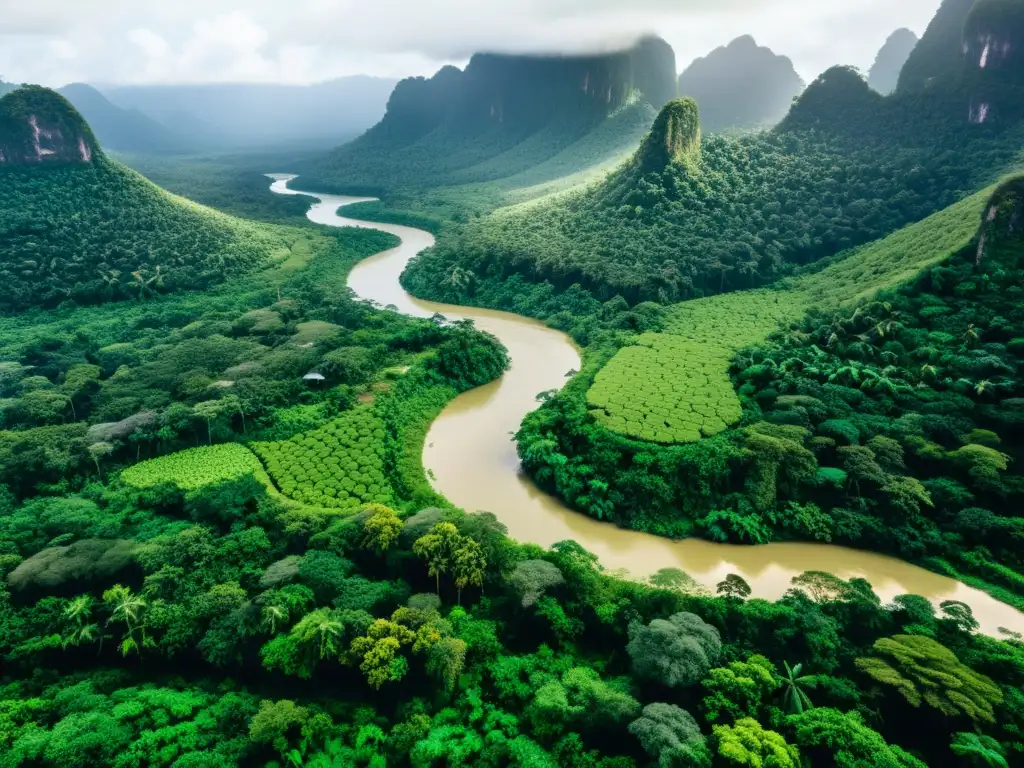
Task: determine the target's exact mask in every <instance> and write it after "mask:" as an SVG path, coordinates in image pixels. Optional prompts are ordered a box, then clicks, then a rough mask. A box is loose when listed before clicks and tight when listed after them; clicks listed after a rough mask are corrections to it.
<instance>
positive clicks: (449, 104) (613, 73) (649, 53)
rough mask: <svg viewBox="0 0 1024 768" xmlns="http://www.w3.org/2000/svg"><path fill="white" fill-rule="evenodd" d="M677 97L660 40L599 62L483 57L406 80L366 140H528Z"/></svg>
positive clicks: (669, 57) (671, 58) (670, 60)
mask: <svg viewBox="0 0 1024 768" xmlns="http://www.w3.org/2000/svg"><path fill="white" fill-rule="evenodd" d="M674 96H675V54H674V53H673V51H672V48H671V47H670V46H669V45H668V44H667V43H666V42H665V41H663V40H660V39H658V38H645V39H643V40H641V41H640V42H639V43H637V44H636V45H635V46H634V47H633V48H631V49H629V50H626V51H620V52H617V53H611V54H607V55H595V56H512V55H505V54H494V53H478V54H476V55H475V56H473V58H472V59H470V62H469V64H468V65H467V66H466V69H465V70H464V71H462V70H459V69H457V68H455V67H445V68H443V69H442V70H440V71H439V72H438V73H437V74H436V75H434V76H433V77H431V78H422V77H416V78H408V79H406V80H402V81H401V82H400V83H399V84H398V85H397V86H396V87H395V90H394V92H393V93H392V95H391V98H390V100H389V101H388V108H387V113H386V114H385V116H384V118H383V119H382V120H381V122H380V123H379V124H378V125H377V126H375V127H374V128H373V129H371V130H370V131H369V133H368V137H371V138H375V139H379V138H386V139H388V140H391V141H398V142H410V141H415V140H416V139H418V138H420V137H422V136H424V135H426V134H427V133H429V132H430V131H432V130H435V129H436V128H438V127H441V126H445V127H446V128H447V129H449V130H451V131H453V132H456V133H458V134H462V135H472V134H475V133H479V132H482V131H487V130H490V129H492V128H495V127H498V128H501V129H503V130H506V131H509V132H513V133H523V132H525V133H528V132H530V131H534V130H537V129H539V128H540V127H542V126H544V125H547V124H549V123H551V122H552V121H555V120H561V121H568V122H587V121H595V120H600V119H602V118H604V117H606V116H607V115H608V114H609V113H611V112H614V111H615V110H616V109H618V108H620V107H622V106H623V105H625V104H627V103H629V102H630V101H632V100H635V99H644V100H646V101H648V102H650V104H651V105H652V106H653V107H655V108H656V109H657V108H659V107H661V105H662V104H664V103H665V102H667V101H669V100H670V99H672V98H673V97H674Z"/></svg>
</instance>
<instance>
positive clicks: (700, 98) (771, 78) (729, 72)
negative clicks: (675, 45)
mask: <svg viewBox="0 0 1024 768" xmlns="http://www.w3.org/2000/svg"><path fill="white" fill-rule="evenodd" d="M803 88H804V81H803V80H802V79H801V78H800V76H799V75H798V74H797V72H796V70H795V69H794V68H793V62H792V61H791V60H790V59H789V58H788V57H786V56H779V55H776V54H775V53H774V52H773V51H772V50H771V49H770V48H765V47H761V46H758V44H757V43H756V42H755V40H754V38H753V37H751V36H750V35H744V36H743V37H738V38H736V39H735V40H733V41H732V42H731V43H729V44H728V45H726V46H722V47H720V48H716V49H715V50H713V51H712V52H711V53H709V54H708V55H707V56H705V57H703V58H699V59H696V60H695V61H694V62H693V63H692V64H690V66H688V67H687V68H686V69H685V70H684V71H683V72H682V74H680V75H679V86H678V92H679V95H680V96H684V97H686V96H688V97H691V98H693V99H694V100H695V101H696V102H697V105H698V106H699V107H700V111H701V120H702V128H703V130H704V131H705V132H718V131H723V130H727V129H730V128H732V129H741V130H742V129H754V128H770V127H772V126H773V125H775V124H776V123H778V122H779V121H780V120H781V119H782V118H783V117H785V116H786V113H787V112H788V111H789V107H790V105H791V104H792V102H793V99H794V98H795V97H796V96H797V95H799V93H800V91H802V90H803Z"/></svg>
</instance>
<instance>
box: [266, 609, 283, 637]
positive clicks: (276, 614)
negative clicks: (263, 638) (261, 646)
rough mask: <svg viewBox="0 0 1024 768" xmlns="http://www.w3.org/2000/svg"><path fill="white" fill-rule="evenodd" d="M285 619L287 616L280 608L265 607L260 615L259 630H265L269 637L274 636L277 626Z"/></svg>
mask: <svg viewBox="0 0 1024 768" xmlns="http://www.w3.org/2000/svg"><path fill="white" fill-rule="evenodd" d="M287 618H288V614H287V613H286V612H285V610H284V608H282V607H281V606H279V605H268V606H265V607H264V608H263V611H262V612H261V614H260V628H261V629H266V630H267V631H268V633H269V634H271V635H276V634H277V627H278V624H279V623H281V622H283V621H285V620H286V619H287Z"/></svg>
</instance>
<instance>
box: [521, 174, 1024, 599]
mask: <svg viewBox="0 0 1024 768" xmlns="http://www.w3.org/2000/svg"><path fill="white" fill-rule="evenodd" d="M1021 192H1022V188H1021V182H1020V181H1015V182H1010V183H1008V184H1007V185H1005V186H1003V187H1002V188H1001V190H1000V191H999V192H998V193H997V195H996V197H994V198H993V199H992V202H991V204H989V205H985V206H984V207H983V209H982V210H983V212H984V219H985V221H986V223H985V227H984V229H983V232H982V235H981V236H980V239H979V238H972V239H971V240H970V241H969V245H967V246H966V247H963V246H962V245H961V246H960V247H958V249H957V253H956V255H955V256H953V258H951V259H949V260H948V261H947V260H941V261H940V262H939V263H938V264H936V265H934V266H931V267H929V268H926V269H924V270H923V271H922V272H920V274H919V275H918V276H917V277H916V279H914V280H913V281H912V282H911V283H910V284H908V285H906V286H905V287H902V288H895V289H892V288H890V289H883V290H881V291H877V290H876V291H870V292H868V293H867V295H864V296H863V298H861V299H860V300H859V301H858V300H853V301H845V302H841V303H833V302H832V301H826V302H823V303H811V304H810V305H807V304H804V305H803V306H810V307H812V309H811V311H810V312H809V314H807V315H806V316H803V317H801V315H803V312H802V311H796V312H794V311H793V302H794V301H795V300H797V299H799V298H800V295H801V294H800V291H808V289H809V288H810V289H811V290H810V292H811V294H812V295H813V294H814V290H813V289H814V288H815V287H817V286H822V285H826V286H836V285H840V286H841V285H842V284H843V275H844V271H845V274H847V275H851V274H852V275H855V276H859V277H857V280H858V281H859V280H861V279H863V275H864V274H869V275H870V274H872V267H871V266H870V265H871V263H872V261H874V262H875V264H876V266H875V269H877V265H878V264H886V263H887V262H891V261H892V260H893V257H894V256H895V254H896V253H899V252H901V251H904V252H912V251H913V241H912V240H909V239H907V237H906V236H903V237H900V236H894V237H893V238H890V240H891V242H889V243H888V244H887V245H886V246H885V247H882V246H881V245H880V246H878V247H871V248H868V249H865V250H864V251H863V252H862V253H860V254H853V255H850V256H847V257H846V259H843V260H837V261H836V263H835V264H833V265H831V266H829V267H828V268H826V269H825V270H824V271H822V272H819V273H818V274H813V275H809V276H807V277H804V278H798V279H797V280H795V281H794V284H793V285H791V286H790V287H789V288H788V289H787V290H786V291H776V292H766V293H765V300H764V306H766V307H768V308H771V309H772V311H774V312H775V314H774V315H771V314H766V313H765V312H764V311H762V310H760V309H758V304H757V303H756V302H752V298H753V297H751V296H747V295H746V294H737V295H736V296H735V298H736V301H735V302H733V303H731V304H729V305H728V306H719V307H717V308H714V309H712V308H710V307H709V308H708V309H705V310H703V311H702V312H703V314H699V315H698V314H696V313H697V312H698V309H697V308H696V307H691V305H698V306H699V302H687V303H683V304H681V305H679V306H678V307H677V308H675V309H674V310H672V311H670V312H667V313H666V312H664V311H663V310H662V311H653V310H646V309H645V310H644V313H643V315H641V314H640V312H639V310H640V309H641V308H637V310H635V311H634V312H633V317H634V320H633V322H632V323H630V324H626V323H623V322H622V320H623V318H622V316H621V315H618V316H616V315H612V314H611V313H610V312H608V309H610V305H611V304H612V303H609V305H608V309H606V308H601V309H600V310H599V315H598V316H602V315H604V316H606V317H614V318H615V321H616V322H615V324H613V325H610V326H605V327H601V326H600V325H598V326H594V325H588V324H587V322H586V321H585V320H584V321H578V322H580V330H581V331H583V332H584V333H588V334H589V340H590V343H591V347H590V349H589V350H588V357H589V361H590V362H589V364H588V366H587V368H585V369H584V371H583V375H582V376H580V377H578V378H577V379H576V380H575V381H573V382H572V383H571V384H570V385H569V386H568V387H567V388H566V390H565V391H564V392H563V393H560V394H559V395H558V396H556V397H554V398H553V399H551V400H550V401H549V402H548V403H547V405H545V407H543V408H542V409H541V410H539V411H537V412H536V413H534V414H531V415H530V416H529V417H527V420H526V421H525V422H524V425H523V429H522V431H521V432H520V434H519V441H520V444H519V445H520V455H521V456H522V458H523V462H524V466H526V467H527V468H528V469H529V470H530V471H531V474H532V475H533V476H534V477H535V478H536V479H537V480H538V482H540V483H541V484H542V485H544V486H545V487H548V488H550V489H551V490H554V491H556V492H557V493H558V494H559V495H560V496H562V497H563V498H565V499H567V500H568V501H569V502H570V503H571V504H573V506H575V507H577V508H578V509H581V510H583V511H586V512H587V513H589V514H591V515H593V516H596V517H598V518H600V519H606V520H612V521H615V522H618V523H620V524H622V525H627V526H630V527H635V528H639V529H642V530H649V531H652V532H656V533H660V534H663V535H671V536H688V535H701V536H705V537H708V538H712V539H715V540H719V541H736V542H746V543H765V542H768V541H773V540H787V539H804V540H817V541H829V542H837V543H845V544H849V545H854V546H859V547H863V548H871V549H878V550H882V551H887V552H892V553H895V554H898V555H899V556H901V557H903V558H904V559H909V560H914V561H918V562H922V563H923V564H925V565H927V566H929V567H931V568H933V569H935V570H939V571H942V572H946V573H949V574H951V575H960V576H963V575H964V574H969V575H970V576H971V577H974V579H976V581H971V583H977V584H978V585H979V586H983V587H985V588H987V589H989V591H991V592H993V593H994V594H997V595H998V596H1000V597H1001V598H1002V599H1005V600H1007V601H1009V602H1012V603H1014V604H1015V605H1020V606H1024V579H1022V576H1021V575H1020V574H1021V571H1022V569H1024V562H1022V561H1021V560H1020V547H1019V543H1018V541H1017V538H1016V533H1015V531H1016V527H1017V526H1019V525H1020V524H1021V520H1020V518H1019V517H1018V514H1019V510H1020V508H1021V503H1022V500H1024V499H1022V493H1024V483H1022V481H1021V477H1022V476H1021V475H1020V462H1019V458H1020V446H1021V441H1020V424H1021V416H1020V404H1021V395H1022V394H1024V393H1022V391H1021V389H1020V387H1021V384H1020V378H1019V376H1020V370H1021V364H1022V357H1021V352H1022V347H1021V344H1020V336H1021V328H1022V325H1021V324H1022V321H1024V317H1022V316H1021V314H1020V311H1021V306H1022V303H1021V297H1020V290H1021V288H1020V286H1021V285H1022V273H1021V269H1022V264H1024V262H1022V260H1021V256H1022V245H1021V242H1022V241H1021V239H1020V235H1019V231H1020V217H1021V215H1022V214H1021V210H1022V202H1021ZM986 199H988V198H987V197H986ZM971 208H973V209H974V211H975V213H976V214H977V213H978V211H977V208H978V206H977V205H976V204H975V205H973V206H970V207H968V208H966V209H965V210H970V209H971ZM979 218H980V217H979ZM974 221H975V222H976V221H978V218H974ZM925 224H926V225H928V226H927V228H926V227H925V226H923V225H925ZM923 225H920V226H919V227H918V229H920V231H921V232H922V233H926V232H929V231H933V230H934V229H935V228H936V227H937V226H938V222H937V221H929V222H924V223H923ZM975 226H976V225H975ZM883 242H885V241H883ZM961 242H963V239H962V237H961ZM876 252H877V254H878V258H877V259H874V256H873V254H874V253H876ZM906 266H908V265H904V264H900V263H898V262H897V264H896V267H895V270H893V268H892V266H891V264H890V265H889V269H890V270H891V271H890V274H898V273H899V271H900V270H902V269H904V268H905V267H906ZM809 284H810V285H809ZM858 285H859V282H854V284H853V286H852V287H853V288H856V287H858ZM883 285H884V283H883ZM847 286H848V287H847V289H846V290H847V292H848V295H849V296H851V297H855V296H856V295H857V293H856V291H855V290H854V291H850V286H849V284H847ZM841 293H842V290H841V289H840V290H837V291H835V292H833V293H832V294H831V295H833V296H835V295H837V294H838V295H841ZM826 295H827V294H826ZM722 298H723V299H724V298H726V297H722ZM799 306H800V305H799V304H797V307H796V308H797V310H799ZM776 308H781V310H782V311H779V310H778V309H776ZM747 316H749V317H751V318H752V319H757V318H762V317H764V318H767V319H768V321H769V323H772V324H774V325H775V326H776V327H777V328H780V327H781V329H782V330H780V331H779V332H777V333H776V334H775V335H773V336H771V337H770V338H768V339H767V340H766V339H765V335H766V332H765V330H763V326H764V321H762V326H761V327H758V326H756V325H753V326H746V325H736V324H735V323H736V321H737V319H739V320H742V318H744V317H747ZM637 319H646V320H647V323H646V324H643V323H641V322H637ZM716 322H717V323H719V324H720V325H721V326H723V327H722V328H719V329H718V331H717V332H715V331H714V330H711V331H710V332H709V333H708V339H709V340H705V341H700V340H697V341H690V342H684V343H690V344H692V345H693V346H694V350H692V351H688V350H685V349H684V354H683V356H682V357H681V358H680V359H681V364H682V365H683V366H691V367H692V366H694V365H697V366H699V365H700V364H701V363H700V360H701V359H702V358H701V355H706V354H707V349H708V347H707V345H709V344H715V343H718V344H720V343H721V341H720V340H721V339H726V338H728V337H729V334H730V333H733V334H737V340H738V341H740V342H741V343H748V344H749V343H753V346H749V347H747V348H745V349H739V346H740V344H737V346H736V348H734V351H732V352H731V353H729V354H727V355H726V359H727V360H730V359H731V372H732V385H733V386H735V387H736V388H737V389H736V392H738V395H739V398H738V400H737V401H736V405H735V406H729V407H730V408H732V407H735V408H736V409H737V412H739V415H740V418H739V419H738V421H739V423H738V424H737V425H736V426H735V428H732V429H728V430H726V429H725V426H726V425H725V424H723V423H721V421H722V420H723V419H724V417H722V416H721V411H719V413H718V414H717V416H718V421H717V422H716V421H715V415H714V414H713V412H709V411H705V410H703V409H701V408H699V407H697V405H693V404H692V403H691V404H690V407H692V408H693V409H694V413H695V414H696V415H699V416H702V417H703V418H704V421H703V423H700V422H696V427H686V426H685V425H686V424H687V423H688V422H689V421H694V419H693V418H692V417H688V416H685V415H684V416H682V417H672V416H669V417H667V418H668V421H669V422H670V423H673V422H672V419H673V418H682V419H685V421H683V422H682V423H683V425H684V429H691V428H696V429H701V430H703V431H704V434H710V435H717V436H715V437H712V438H710V439H704V440H699V442H693V443H692V444H690V445H677V446H669V445H663V446H658V445H656V444H654V443H652V442H641V441H637V440H635V439H631V438H630V437H628V436H626V435H622V436H620V435H618V434H616V430H618V429H619V426H618V425H617V424H616V423H615V421H614V419H613V418H611V416H612V415H613V414H615V413H622V414H623V416H622V417H621V418H624V419H631V418H634V417H633V416H632V415H631V412H632V410H635V409H638V408H639V409H643V408H645V407H646V408H647V409H648V413H649V416H648V419H650V418H651V417H657V418H666V417H665V416H662V414H665V413H669V412H667V411H665V410H664V408H665V407H666V406H668V405H671V400H670V399H669V398H667V397H666V395H665V394H660V395H658V397H657V400H654V399H652V398H651V396H647V397H646V398H645V396H644V392H645V391H646V390H645V387H648V386H649V384H648V381H649V380H652V379H653V380H654V381H660V379H659V378H658V376H659V374H658V370H659V368H658V366H657V365H654V364H652V363H650V362H646V361H644V360H643V359H640V360H639V363H640V364H644V365H654V367H653V368H652V369H651V370H650V372H649V373H646V374H641V376H640V381H639V383H637V384H634V385H632V386H629V384H628V383H627V385H626V387H625V391H627V392H628V397H627V399H626V400H625V401H616V400H614V398H612V400H611V401H610V403H609V402H608V401H606V400H605V398H608V397H609V395H608V390H607V385H602V384H601V382H602V381H603V380H608V377H609V376H613V377H615V376H628V374H629V372H630V369H631V368H632V367H634V366H636V365H637V364H638V359H637V358H636V357H635V356H630V357H627V358H624V359H622V360H621V362H620V356H621V355H622V352H629V351H630V350H631V349H637V347H629V346H627V347H626V348H625V349H623V350H622V352H620V353H619V355H617V356H616V357H615V358H614V360H613V364H612V365H607V366H606V365H604V364H605V361H607V360H608V358H609V356H610V355H611V354H612V353H613V352H614V350H615V348H616V347H617V346H618V345H620V344H622V343H623V342H624V341H625V343H627V344H629V343H631V342H632V338H631V336H630V326H632V327H633V328H635V329H636V330H643V331H647V333H646V334H645V336H642V337H640V343H641V345H643V343H644V341H643V339H644V338H645V337H650V338H652V342H651V343H654V342H653V340H654V339H657V338H661V337H660V336H658V335H656V334H651V333H650V331H651V330H663V329H665V330H667V332H668V333H669V334H671V335H667V336H665V337H664V338H666V339H668V340H671V339H675V338H681V339H684V340H685V339H688V338H692V336H691V333H692V331H693V329H695V328H699V329H703V328H705V326H706V325H707V324H708V323H710V324H711V325H710V327H711V328H712V329H714V328H715V323H716ZM748 327H749V328H753V330H754V331H755V332H754V333H753V334H752V333H751V332H750V331H749V330H747V328H748ZM677 329H678V330H677ZM675 334H684V335H683V336H681V337H680V336H677V335H675ZM758 337H759V338H758ZM633 338H635V337H633ZM712 338H714V341H711V340H710V339H712ZM656 348H657V347H656ZM715 348H716V347H711V349H715ZM639 349H641V350H643V349H647V347H644V346H641V347H639ZM669 349H671V347H669ZM735 350H738V353H737V351H735ZM661 365H662V366H664V365H665V363H661ZM620 369H621V370H622V373H617V371H619V370H620ZM698 370H700V369H699V368H698ZM684 375H685V374H684ZM690 375H691V376H692V374H690ZM705 375H709V374H705ZM677 376H678V375H677ZM602 377H605V379H602ZM595 379H596V383H594V385H593V388H591V389H590V391H589V392H588V387H589V386H590V385H591V383H592V382H594V381H595ZM682 380H683V381H685V380H686V379H685V378H684V379H682ZM712 380H713V381H714V382H716V383H715V384H714V387H713V388H712V387H711V385H710V384H700V385H697V386H691V387H690V388H689V389H688V388H686V387H684V388H683V392H684V394H686V395H687V396H690V397H692V396H694V395H696V396H701V395H704V394H705V393H706V392H708V391H723V392H726V393H728V394H730V395H731V392H732V386H730V384H729V383H728V382H727V381H723V382H722V383H721V384H718V383H717V382H718V379H717V378H714V379H712ZM627 381H628V380H627ZM690 392H692V393H693V394H692V395H691V394H689V393H690ZM616 402H625V403H626V405H625V406H624V410H621V411H616V410H613V409H615V408H618V406H617V405H616V404H615V403H616ZM644 402H646V406H645V405H644ZM716 402H727V401H725V400H717V401H716ZM595 403H597V404H600V405H601V407H602V409H603V410H600V411H595V410H594V408H595ZM673 407H674V408H676V409H678V408H679V406H673ZM719 407H720V408H721V407H722V406H719ZM595 417H600V418H597V419H595ZM635 418H637V419H643V418H644V417H643V415H642V414H640V415H637V416H636V417H635ZM709 419H710V420H709ZM627 426H628V425H623V427H624V428H625V427H627ZM624 431H626V432H629V431H630V430H628V429H624ZM636 436H637V437H643V438H646V439H648V440H650V439H651V438H650V437H648V435H647V434H646V433H645V429H644V427H643V425H642V424H641V425H640V428H639V432H638V433H637V434H636ZM660 437H661V435H660V434H656V435H654V436H653V438H654V439H660ZM667 437H668V438H669V439H668V440H666V441H663V442H675V441H676V440H674V439H673V438H674V435H668V436H667ZM681 439H682V440H684V441H685V440H688V439H690V438H688V437H687V436H686V435H685V434H683V435H682V436H681ZM696 439H699V435H698V436H697V438H696ZM680 510H686V513H685V514H680Z"/></svg>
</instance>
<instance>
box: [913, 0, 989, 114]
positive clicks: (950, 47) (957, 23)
mask: <svg viewBox="0 0 1024 768" xmlns="http://www.w3.org/2000/svg"><path fill="white" fill-rule="evenodd" d="M973 6H974V0H943V3H942V5H941V6H939V10H938V12H937V13H936V14H935V18H933V19H932V21H931V23H930V24H929V25H928V28H927V29H926V30H925V33H924V35H923V36H922V37H921V40H920V42H919V43H918V44H917V46H916V47H915V48H914V50H913V52H912V53H911V54H910V56H909V57H908V58H907V63H906V64H904V65H903V70H902V71H901V72H900V79H899V85H898V86H897V91H898V92H899V93H903V94H908V93H920V92H922V91H924V90H926V89H927V88H928V87H929V86H940V87H941V85H942V84H943V83H944V82H948V81H950V80H951V79H955V78H956V77H957V75H958V74H959V73H960V71H961V70H962V68H963V60H964V51H963V30H964V24H965V23H966V21H967V16H968V14H970V12H971V8H972V7H973Z"/></svg>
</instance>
